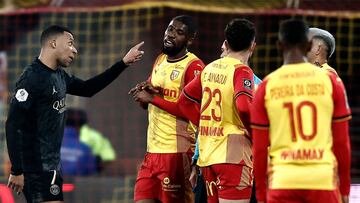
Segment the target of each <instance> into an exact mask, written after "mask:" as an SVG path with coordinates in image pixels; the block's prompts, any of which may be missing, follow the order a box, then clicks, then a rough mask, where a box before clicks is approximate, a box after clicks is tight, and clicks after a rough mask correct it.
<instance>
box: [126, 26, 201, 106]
mask: <svg viewBox="0 0 360 203" xmlns="http://www.w3.org/2000/svg"><path fill="white" fill-rule="evenodd" d="M193 39H194V36H193V35H191V34H189V33H188V28H187V26H186V25H185V24H184V23H182V22H180V21H177V20H172V21H171V22H170V23H169V25H168V27H167V28H166V30H165V33H164V40H163V47H164V49H168V50H174V49H175V50H178V52H177V53H174V54H167V56H168V60H170V61H171V60H177V59H179V58H181V57H183V56H185V55H186V54H187V52H188V51H187V47H188V46H190V45H191V44H192V41H193ZM142 90H145V91H147V92H149V93H150V94H159V93H160V92H161V91H160V90H159V89H156V88H154V87H153V86H152V85H151V84H149V83H148V82H147V81H143V82H141V83H138V84H137V85H136V86H135V87H133V88H131V89H130V91H129V92H128V94H132V95H136V94H137V93H139V92H140V91H142ZM152 97H153V96H152V95H151V99H152ZM134 98H135V97H134ZM135 101H138V100H137V99H135ZM149 102H150V101H149ZM149 102H147V103H149ZM140 105H141V107H143V108H144V109H146V108H147V104H143V103H140Z"/></svg>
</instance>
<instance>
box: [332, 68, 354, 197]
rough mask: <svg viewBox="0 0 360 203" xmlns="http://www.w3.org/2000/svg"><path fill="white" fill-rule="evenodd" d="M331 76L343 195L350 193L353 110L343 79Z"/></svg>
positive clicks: (334, 131)
mask: <svg viewBox="0 0 360 203" xmlns="http://www.w3.org/2000/svg"><path fill="white" fill-rule="evenodd" d="M329 76H330V78H331V81H332V84H333V100H334V112H333V123H332V136H333V152H334V154H335V157H336V159H337V161H338V173H339V182H340V185H339V189H340V193H341V194H342V195H349V192H350V163H351V161H350V159H351V150H350V138H349V119H350V118H351V112H350V108H349V105H348V102H347V97H346V91H345V88H344V85H343V83H342V81H341V79H340V78H339V77H338V76H337V75H335V74H332V73H330V74H329Z"/></svg>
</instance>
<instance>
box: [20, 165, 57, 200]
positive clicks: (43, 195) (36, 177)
mask: <svg viewBox="0 0 360 203" xmlns="http://www.w3.org/2000/svg"><path fill="white" fill-rule="evenodd" d="M24 177H25V185H24V195H25V198H26V200H27V202H52V201H54V202H62V201H63V200H64V197H63V191H62V184H63V179H62V177H61V176H60V173H59V172H58V171H49V172H42V173H36V174H35V173H32V174H25V176H24Z"/></svg>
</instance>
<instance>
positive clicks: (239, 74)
mask: <svg viewBox="0 0 360 203" xmlns="http://www.w3.org/2000/svg"><path fill="white" fill-rule="evenodd" d="M233 81H234V94H235V95H234V97H235V99H236V98H237V97H238V96H240V95H243V94H244V95H246V96H249V97H250V98H252V97H253V90H254V73H253V71H252V70H251V69H250V68H249V67H247V66H241V67H239V68H236V70H235V73H234V80H233Z"/></svg>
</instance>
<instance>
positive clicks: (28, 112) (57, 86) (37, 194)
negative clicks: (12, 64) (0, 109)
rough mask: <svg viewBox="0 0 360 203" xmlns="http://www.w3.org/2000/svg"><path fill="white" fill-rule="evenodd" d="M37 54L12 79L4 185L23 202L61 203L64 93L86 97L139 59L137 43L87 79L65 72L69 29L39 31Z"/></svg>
mask: <svg viewBox="0 0 360 203" xmlns="http://www.w3.org/2000/svg"><path fill="white" fill-rule="evenodd" d="M40 42H41V51H40V55H39V56H38V57H36V58H35V60H34V61H33V62H32V63H31V64H30V65H28V66H26V67H25V69H24V72H23V73H22V74H21V76H20V78H19V79H18V81H17V83H16V88H15V94H14V95H13V96H12V98H11V101H10V109H9V114H8V118H7V121H6V141H7V146H8V153H9V157H10V160H11V164H12V166H11V175H10V177H9V181H8V187H10V188H12V189H13V190H14V191H16V192H17V193H18V194H19V193H21V192H22V191H24V195H25V197H26V200H27V201H28V202H50V201H51V202H62V201H63V193H62V177H61V175H60V146H61V141H62V138H63V135H64V124H65V122H64V111H65V109H66V104H65V97H66V94H72V95H78V96H85V97H91V96H93V95H94V94H96V93H97V92H99V91H100V90H102V89H103V88H105V87H106V86H107V85H109V84H110V83H111V82H112V81H113V80H115V79H116V78H117V77H118V75H120V73H121V72H122V71H123V70H125V68H126V67H128V66H129V65H130V64H132V63H134V62H136V61H138V60H140V58H141V56H142V55H143V51H140V50H139V48H140V46H141V45H142V44H143V42H142V43H139V44H137V45H136V46H134V47H133V48H131V49H130V51H129V52H128V53H127V54H126V55H125V57H124V58H123V59H122V60H121V61H119V62H117V63H115V64H114V65H113V66H111V67H110V68H109V69H108V70H106V71H105V72H103V73H102V74H100V75H97V76H95V77H93V78H91V79H89V80H86V81H84V80H81V79H79V78H77V77H75V76H72V75H69V74H67V73H66V72H65V71H64V69H63V68H65V67H68V66H69V65H70V64H71V62H72V61H73V60H74V58H75V56H76V55H77V50H76V48H75V42H74V37H73V34H72V32H71V31H70V30H69V29H68V28H65V27H62V26H58V25H53V26H50V27H48V28H46V29H45V30H44V31H43V32H42V34H41V39H40Z"/></svg>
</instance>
